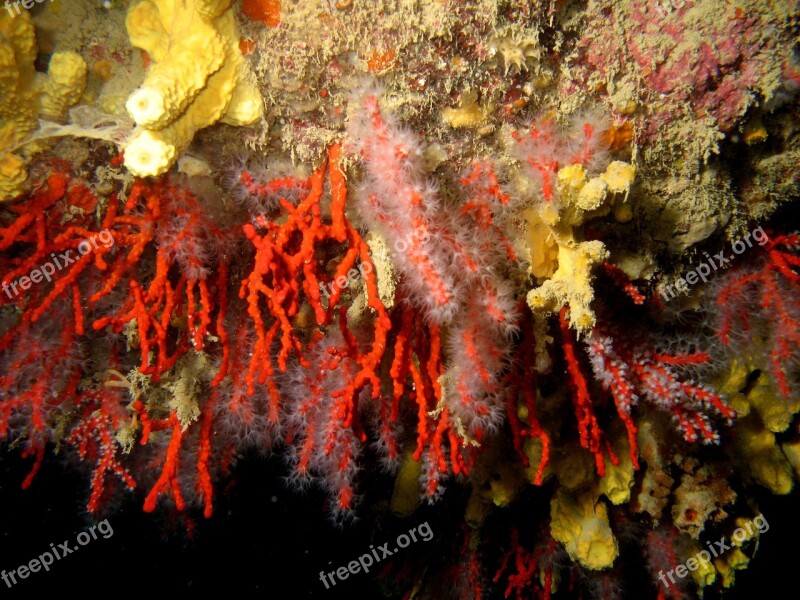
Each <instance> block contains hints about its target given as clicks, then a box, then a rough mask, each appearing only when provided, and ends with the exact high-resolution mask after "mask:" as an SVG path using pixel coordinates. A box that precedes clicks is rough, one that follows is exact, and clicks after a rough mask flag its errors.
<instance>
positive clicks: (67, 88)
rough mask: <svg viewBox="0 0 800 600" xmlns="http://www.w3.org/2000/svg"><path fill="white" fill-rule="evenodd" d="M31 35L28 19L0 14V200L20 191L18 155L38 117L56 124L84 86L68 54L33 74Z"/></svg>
mask: <svg viewBox="0 0 800 600" xmlns="http://www.w3.org/2000/svg"><path fill="white" fill-rule="evenodd" d="M36 53H37V47H36V34H35V32H34V29H33V24H32V22H31V19H30V15H29V14H28V12H27V11H21V12H20V14H19V15H14V16H10V15H9V14H8V13H7V12H6V11H0V201H4V200H11V199H13V198H16V197H17V196H19V195H20V194H22V193H23V192H24V191H25V184H26V182H27V179H28V173H27V168H26V163H27V155H26V154H25V153H24V152H19V149H20V148H21V147H22V145H23V143H24V142H25V140H26V139H27V138H28V137H29V136H30V135H31V133H33V131H34V130H35V129H36V128H37V127H38V125H39V116H40V115H41V116H42V117H43V118H45V119H49V120H60V119H61V118H63V116H64V113H65V112H66V110H67V109H68V108H69V107H71V106H72V105H74V104H75V103H76V102H78V100H80V98H81V96H82V94H83V91H84V88H85V87H86V63H85V62H84V61H83V59H82V58H81V57H80V56H79V55H77V54H75V53H73V52H56V53H55V54H53V56H52V57H51V59H50V66H49V70H48V74H47V76H46V77H45V76H44V75H41V74H37V73H36V69H35V68H34V61H35V60H36Z"/></svg>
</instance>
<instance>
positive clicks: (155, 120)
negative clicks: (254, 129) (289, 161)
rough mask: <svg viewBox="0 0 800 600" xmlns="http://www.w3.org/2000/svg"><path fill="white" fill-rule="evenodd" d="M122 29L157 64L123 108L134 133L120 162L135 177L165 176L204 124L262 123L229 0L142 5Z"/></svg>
mask: <svg viewBox="0 0 800 600" xmlns="http://www.w3.org/2000/svg"><path fill="white" fill-rule="evenodd" d="M126 25H127V28H128V35H129V37H130V40H131V44H132V45H133V46H135V47H137V48H141V49H142V50H144V51H146V52H147V53H148V54H149V55H150V58H151V59H152V61H153V63H154V64H153V65H152V66H151V67H150V69H149V70H148V72H147V75H146V77H145V80H144V83H143V84H142V85H141V87H140V88H139V89H137V90H136V91H135V92H134V93H133V94H131V96H130V97H129V98H128V101H127V104H126V108H127V110H128V112H129V113H130V115H131V116H132V117H133V119H134V121H135V122H136V125H137V130H136V131H135V132H134V134H133V135H132V136H131V139H130V140H129V141H128V144H127V146H126V148H125V165H126V166H127V167H128V169H129V170H130V171H131V172H133V173H134V174H135V175H139V176H149V175H159V174H161V173H164V172H165V171H166V170H167V169H169V168H170V166H172V164H173V163H174V162H175V161H176V160H177V159H178V158H179V156H180V154H181V153H182V152H183V150H184V149H185V148H186V146H187V145H188V144H189V143H190V142H191V141H192V139H193V138H194V135H195V133H196V132H197V131H198V130H200V129H203V128H204V127H208V126H209V125H213V124H214V123H216V122H218V121H222V122H224V123H228V124H230V125H250V124H252V123H254V122H255V121H257V120H258V119H260V118H261V116H262V114H263V102H262V99H261V94H260V92H259V91H258V89H257V88H256V87H255V85H254V83H253V80H252V74H251V73H250V70H249V67H248V66H247V64H246V63H245V61H244V58H243V57H242V55H241V52H240V51H239V36H238V33H237V31H236V21H235V15H234V13H233V10H232V9H231V1H230V0H143V1H141V2H138V3H137V4H134V5H133V6H132V7H131V8H130V10H129V11H128V16H127V20H126Z"/></svg>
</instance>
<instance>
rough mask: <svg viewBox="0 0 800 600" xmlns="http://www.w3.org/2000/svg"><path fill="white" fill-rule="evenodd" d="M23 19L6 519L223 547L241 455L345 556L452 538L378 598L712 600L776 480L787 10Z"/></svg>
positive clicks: (331, 11)
mask: <svg viewBox="0 0 800 600" xmlns="http://www.w3.org/2000/svg"><path fill="white" fill-rule="evenodd" d="M37 1H38V0H37ZM18 4H19V3H13V4H10V3H6V11H2V12H0V200H2V201H3V203H2V204H1V205H0V277H2V290H3V293H2V294H0V440H1V441H2V442H3V451H4V452H14V451H21V454H22V457H23V458H24V459H26V460H27V461H29V465H30V470H29V473H28V475H27V476H26V477H24V479H22V481H18V482H16V484H17V485H22V487H23V488H29V487H31V486H35V485H36V483H37V480H38V479H39V478H41V477H42V476H41V475H37V473H38V471H39V469H40V467H41V465H42V464H43V461H45V460H59V459H61V458H62V457H65V456H66V457H67V458H68V459H76V460H75V462H76V463H77V462H79V463H80V464H81V465H83V466H84V467H85V469H86V472H87V481H88V487H87V493H86V498H85V507H86V510H87V511H88V512H89V513H90V514H91V515H92V516H94V517H95V518H98V519H99V518H101V517H102V516H103V515H106V514H108V511H109V510H110V508H109V506H110V504H111V503H112V502H113V501H114V499H115V498H118V497H120V496H121V495H124V494H130V495H133V497H135V498H136V499H137V500H138V501H139V502H141V506H142V508H143V509H144V511H146V512H152V511H156V510H159V511H163V512H164V513H165V514H183V515H186V516H187V518H201V517H205V518H207V519H213V518H214V506H215V500H216V499H218V498H219V495H220V494H222V493H223V491H222V489H221V488H220V486H219V485H218V483H219V481H220V480H221V479H222V478H223V477H224V476H225V475H227V474H228V473H230V472H232V471H233V470H235V469H236V461H237V459H238V458H240V457H242V456H243V455H244V454H245V453H246V452H248V451H253V450H256V451H259V452H263V453H272V454H274V455H277V456H281V457H283V458H285V460H286V464H287V467H286V471H287V475H288V477H287V481H288V485H289V486H290V487H291V488H292V489H305V488H307V487H308V486H312V487H315V488H317V489H322V490H324V491H325V492H326V493H327V496H328V502H327V503H326V505H325V506H323V505H322V504H320V506H319V509H320V510H327V511H328V512H329V514H330V516H331V519H332V520H333V521H334V522H335V523H336V524H337V525H339V526H344V527H347V523H348V522H349V521H350V520H352V519H354V518H370V517H369V516H368V515H369V514H370V513H374V512H376V511H378V510H382V511H390V512H391V513H392V514H393V515H394V516H395V517H397V518H409V519H413V518H415V517H414V516H413V515H414V514H415V512H417V511H426V510H427V511H436V510H437V507H438V508H442V507H446V510H444V511H442V513H441V514H446V515H447V517H446V519H447V520H448V523H449V525H448V526H447V530H450V531H454V532H457V535H455V536H441V537H436V539H434V540H433V541H431V544H436V545H437V547H439V549H440V550H441V551H440V552H438V554H439V555H442V556H446V557H447V558H445V559H443V561H438V562H435V563H431V564H427V563H426V562H425V561H420V562H418V563H414V562H413V559H409V560H411V562H409V563H408V564H406V565H405V566H403V568H402V570H400V569H396V565H395V566H393V567H386V566H384V567H382V569H381V570H380V572H379V573H378V572H376V573H374V574H370V577H371V576H373V575H375V576H379V577H381V578H383V579H389V580H393V579H395V578H396V581H394V582H393V586H394V588H393V589H397V590H399V592H398V593H399V595H398V596H397V597H405V598H409V597H420V598H444V597H453V598H481V597H484V598H489V597H500V596H503V597H514V598H529V597H537V598H539V597H541V598H550V597H551V596H555V597H569V595H570V594H573V593H576V591H579V593H580V594H581V597H585V596H586V595H592V596H594V597H599V598H613V597H620V596H621V595H622V594H624V593H626V586H627V585H628V584H627V583H626V573H627V571H626V569H629V568H630V567H629V566H623V565H622V564H621V563H622V558H621V554H622V552H623V551H624V550H625V549H631V548H633V549H636V551H637V552H640V553H641V555H642V556H643V557H644V561H643V562H642V564H641V566H639V565H636V567H637V568H641V569H644V570H645V571H646V580H647V582H648V583H647V585H649V588H648V590H647V592H646V593H647V594H649V595H650V596H652V597H655V598H659V599H665V598H683V597H691V596H696V595H702V593H703V591H704V589H706V588H708V589H711V588H728V587H731V586H733V585H734V583H735V575H736V571H737V570H740V569H743V568H745V567H746V566H747V563H748V561H749V560H750V559H751V558H752V556H753V553H754V552H755V549H756V546H757V545H758V538H759V534H760V533H763V531H762V528H761V527H758V528H757V529H753V527H748V528H745V525H744V524H746V523H749V524H752V522H753V519H754V518H756V519H758V518H760V519H762V520H763V521H764V522H766V517H764V516H761V515H760V512H759V509H758V507H757V503H756V501H755V497H756V495H755V494H756V490H758V489H759V488H760V489H761V490H762V491H763V490H767V491H769V492H771V493H774V494H787V493H789V492H790V491H791V490H792V488H793V485H794V480H795V478H797V477H798V476H800V437H798V433H797V432H798V417H797V413H798V412H800V400H798V398H799V396H798V383H799V377H800V353H798V348H800V234H798V233H797V232H793V231H792V224H793V223H794V221H796V219H795V220H794V221H793V218H792V217H791V212H790V211H791V209H792V207H791V204H790V203H791V202H796V201H797V198H798V195H799V194H800V171H798V169H797V165H798V164H800V155H799V154H798V150H797V148H798V136H800V132H798V130H797V127H796V123H797V122H798V119H799V118H800V109H799V108H798V103H797V91H798V90H799V89H800V75H799V74H798V73H800V71H798V67H797V65H798V58H797V54H796V53H797V52H798V39H797V37H796V35H797V32H796V30H793V29H792V27H791V22H792V18H794V19H795V20H796V17H797V14H796V12H795V13H794V14H793V13H792V10H794V9H796V7H794V9H793V7H792V3H790V2H785V3H783V2H776V3H771V5H772V6H771V7H769V8H765V7H764V6H762V5H761V4H760V3H758V2H756V1H755V0H745V1H743V2H740V3H736V4H734V3H723V2H717V1H716V0H686V1H685V2H684V1H682V2H673V3H665V2H662V1H660V0H623V1H621V2H602V1H600V0H589V2H584V3H578V2H570V1H566V2H561V1H556V0H552V1H550V2H541V3H527V2H516V1H512V0H503V1H499V0H498V1H495V0H471V1H468V2H465V1H460V0H458V1H457V0H442V1H440V2H431V3H428V2H415V1H413V0H403V1H402V2H399V3H397V2H395V3H383V2H359V1H357V0H356V1H353V2H350V1H349V0H347V1H344V0H342V1H337V2H335V3H334V2H316V3H315V2H308V3H294V4H293V3H282V2H279V0H243V1H242V2H236V3H232V2H231V1H230V0H185V1H183V2H180V3H175V2H169V1H168V0H136V1H131V2H124V3H113V2H107V3H105V4H103V3H99V2H93V1H90V0H84V1H76V2H69V3H68V2H65V1H62V0H55V1H53V0H51V2H49V3H42V5H41V6H36V7H34V8H33V9H31V10H30V11H28V10H19V9H18V8H15V7H17V5H18ZM22 4H23V5H24V6H25V8H26V9H27V8H30V7H29V6H28V4H32V3H28V2H23V3H22ZM62 23H65V24H66V25H63V24H62ZM92 27H94V28H95V29H99V30H102V31H104V33H103V35H102V36H101V39H98V38H97V37H93V36H95V35H96V31H94V32H93V30H92ZM37 39H40V40H41V39H48V40H49V41H48V46H47V47H46V48H44V47H42V48H40V47H39V46H37ZM39 43H40V42H39ZM43 57H44V58H45V59H47V58H49V67H48V68H47V73H43V72H39V69H40V68H41V65H42V64H47V63H46V60H45V61H43V60H42V58H43ZM787 207H788V209H787ZM794 224H795V225H796V223H794ZM744 239H747V240H748V244H747V246H746V247H745V245H744V244H743V243H742V240H744ZM751 239H753V240H756V242H757V243H756V244H752V243H749V240H751ZM731 243H733V244H734V247H733V249H734V251H735V254H732V253H731ZM736 244H739V245H738V246H736ZM712 255H713V256H714V257H715V258H716V260H717V262H718V264H715V263H714V262H713V259H711V256H712ZM717 257H721V258H717ZM709 264H710V265H712V266H713V267H714V269H713V270H712V269H710V268H709V267H708V265H709ZM698 265H699V266H698ZM701 267H702V268H701ZM698 273H699V274H700V275H701V279H702V281H699V280H698ZM687 282H688V285H687ZM667 301H669V302H668V304H667ZM52 454H55V455H57V456H58V458H55V459H53V458H51V457H50V455H52ZM370 471H375V472H377V471H380V472H381V473H384V474H387V475H388V477H387V478H386V479H383V480H382V481H390V480H391V477H393V478H394V486H393V487H391V486H390V489H379V486H378V484H377V483H375V482H376V481H378V480H377V479H375V478H371V477H370ZM424 502H427V503H428V504H430V505H431V506H430V507H428V508H425V507H423V506H421V504H422V503H424ZM379 503H381V504H380V506H382V507H383V508H380V509H379V508H370V505H371V504H374V505H375V506H378V505H379ZM533 506H536V507H540V508H542V507H543V508H544V509H543V510H539V509H536V510H533V509H532V508H531V507H533ZM548 507H549V508H548ZM426 514H431V515H433V514H436V513H435V512H431V513H426ZM771 518H772V517H771ZM453 520H455V523H452V521H453ZM434 529H436V530H437V531H439V530H441V531H445V527H444V526H442V527H436V526H435V527H434ZM739 531H746V533H747V535H746V536H745V535H742V536H738V535H734V532H737V533H738V532H739ZM732 535H734V537H733V538H732V537H731V536H732ZM445 537H447V539H445ZM739 537H741V539H738V538H739ZM717 539H727V540H730V539H733V541H732V542H730V544H729V545H728V547H727V549H726V551H725V552H719V553H716V552H715V553H714V555H713V556H710V555H709V552H708V551H706V546H707V545H708V547H709V548H711V540H717ZM697 556H701V557H702V556H705V558H702V560H700V559H696V558H695V557H697ZM391 564H392V563H389V562H388V561H387V565H391ZM676 569H677V571H676ZM365 571H366V569H365ZM674 572H677V573H678V577H677V578H675V577H672V576H670V577H669V580H668V582H667V580H666V578H665V574H667V575H669V574H672V573H674ZM687 573H688V576H687ZM340 577H341V576H340ZM363 577H364V578H365V579H366V578H367V577H366V576H363ZM334 582H335V581H334ZM350 583H351V584H352V582H350ZM327 585H328V584H327V582H326V587H327Z"/></svg>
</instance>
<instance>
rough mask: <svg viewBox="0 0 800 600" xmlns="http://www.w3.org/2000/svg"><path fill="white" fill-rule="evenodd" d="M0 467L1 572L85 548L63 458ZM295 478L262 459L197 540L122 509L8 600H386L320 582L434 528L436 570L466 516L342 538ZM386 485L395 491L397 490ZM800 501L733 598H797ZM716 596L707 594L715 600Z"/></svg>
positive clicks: (635, 591)
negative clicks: (104, 531) (421, 527)
mask: <svg viewBox="0 0 800 600" xmlns="http://www.w3.org/2000/svg"><path fill="white" fill-rule="evenodd" d="M0 461H2V462H0V481H2V487H0V502H1V504H0V569H5V570H7V571H8V570H10V569H14V568H16V567H17V566H19V565H20V564H23V563H27V562H28V561H30V560H31V559H32V558H36V557H37V556H39V555H40V554H41V553H42V552H44V551H46V550H48V549H49V546H50V543H51V542H52V543H55V544H59V543H60V542H63V541H65V540H67V539H69V540H70V541H71V545H74V540H75V536H76V535H77V533H78V532H80V531H82V530H84V529H86V528H87V527H88V526H89V525H90V522H89V521H88V520H87V519H86V517H85V513H84V512H83V505H82V503H83V502H85V493H86V488H87V485H88V484H87V480H86V479H84V478H83V476H82V475H81V474H79V473H76V472H75V471H74V470H71V469H67V468H65V467H64V466H63V465H61V464H59V462H58V460H53V459H52V458H51V460H46V461H45V463H44V465H43V467H42V470H41V472H40V473H39V474H38V476H37V478H36V480H35V481H34V484H33V486H32V487H31V489H29V490H27V491H22V490H20V489H19V483H20V482H21V481H22V479H23V478H24V476H25V474H26V473H27V469H28V468H29V464H30V463H29V461H23V460H21V459H20V458H19V457H18V456H17V455H15V454H14V453H13V452H12V453H5V452H4V453H3V454H2V458H0ZM283 470H284V466H283V465H282V464H281V462H280V461H279V460H277V459H276V458H273V459H264V458H259V457H254V458H251V459H248V460H247V461H244V462H243V463H241V464H240V465H239V467H238V468H237V471H236V477H235V480H234V481H233V483H232V485H229V488H228V490H227V492H222V493H217V496H216V498H215V500H216V510H215V514H214V516H213V518H212V519H210V520H204V519H203V518H202V516H199V518H197V520H196V524H195V528H194V535H193V539H192V540H189V539H187V536H186V534H185V527H184V526H183V525H182V524H181V523H180V522H179V521H176V520H175V518H174V516H170V514H169V513H168V512H167V511H164V512H158V511H156V513H153V514H145V513H144V512H142V510H141V502H142V500H141V497H140V496H139V497H137V499H136V501H135V502H134V501H128V502H126V503H124V504H120V505H118V506H117V507H116V512H115V513H112V514H110V515H109V516H108V520H109V523H110V524H111V526H112V527H113V530H114V534H113V535H112V536H111V537H110V538H108V539H103V538H101V537H99V536H98V539H97V540H94V541H91V542H89V543H88V544H87V545H86V546H83V547H82V548H81V549H80V550H79V551H77V552H74V553H72V554H70V555H68V556H66V557H64V558H62V559H60V560H58V561H56V562H55V563H54V565H53V566H52V567H51V568H50V572H49V573H47V572H44V571H40V572H38V573H32V574H30V575H29V577H28V578H27V579H25V580H23V581H19V583H18V584H17V585H16V586H14V587H13V588H12V589H8V588H7V587H6V586H5V585H4V584H3V583H2V582H0V598H15V597H16V598H23V597H28V595H29V594H34V593H42V592H44V593H54V592H56V593H57V592H73V593H76V594H85V597H88V598H99V597H107V596H109V595H117V596H121V597H123V598H124V597H133V596H134V595H135V596H137V597H139V598H141V599H145V598H148V597H154V598H162V597H166V595H167V594H172V593H176V592H182V594H181V597H182V598H186V597H190V595H191V594H192V593H193V592H200V591H203V592H207V593H219V594H224V595H225V597H229V596H230V595H231V594H246V596H247V597H248V598H321V599H326V598H330V599H333V598H357V599H360V598H364V599H372V598H375V599H379V598H381V597H383V596H382V594H381V591H380V587H379V585H378V584H377V583H376V582H375V581H374V580H373V578H372V576H371V575H372V574H370V575H364V574H363V573H359V574H357V575H351V576H350V577H349V579H348V580H347V581H345V582H339V583H338V584H337V586H336V588H332V589H330V590H326V589H325V588H324V586H323V584H322V583H321V582H320V580H319V571H320V570H321V569H323V568H326V567H328V570H331V569H332V568H335V567H338V566H341V565H343V564H346V563H347V562H348V561H350V560H353V559H354V558H356V557H357V556H359V555H360V554H363V553H364V552H365V551H366V550H367V549H368V548H369V545H370V544H374V543H377V544H380V543H383V542H384V541H387V540H393V539H395V537H396V535H397V534H398V533H401V532H403V531H407V530H408V528H409V527H412V526H415V525H417V524H419V523H422V522H424V521H425V520H428V521H429V524H430V527H431V529H432V531H433V534H434V537H433V540H432V542H431V543H432V544H434V545H435V546H428V547H425V546H423V545H419V544H411V545H410V546H409V547H408V548H406V549H405V550H404V551H403V552H404V553H405V554H410V555H411V556H410V557H408V558H412V559H413V558H418V559H419V560H420V561H422V563H423V564H424V563H425V561H427V560H428V558H426V556H425V553H426V552H428V551H430V550H432V549H433V550H434V552H450V551H452V548H453V544H452V533H450V532H449V529H450V528H451V527H452V525H453V523H452V521H453V519H454V518H455V517H456V515H457V514H463V512H460V513H456V512H455V510H451V511H449V512H448V511H443V510H437V509H433V511H434V512H432V511H431V509H427V508H423V509H422V511H421V512H419V513H418V514H415V515H413V516H411V517H409V518H408V519H405V520H398V519H394V518H392V517H385V518H382V519H380V520H378V519H376V518H367V519H364V520H362V521H361V522H359V523H358V524H356V525H354V526H349V527H346V528H345V529H344V530H343V531H337V530H335V529H333V528H331V526H330V524H329V521H328V518H327V515H326V513H325V511H324V508H323V507H324V503H325V501H326V499H325V497H324V495H323V494H319V493H313V492H312V493H310V494H308V495H306V496H302V495H299V494H296V493H293V492H290V491H288V490H286V489H285V488H284V486H283V483H282V482H281V481H280V477H281V475H282V474H283ZM376 483H378V482H376ZM380 483H383V482H380ZM385 483H386V484H387V485H388V486H389V489H391V487H390V486H391V481H387V482H385ZM273 498H274V500H273ZM445 498H447V495H445ZM798 499H800V494H798V493H797V492H795V493H793V494H792V495H790V496H787V497H774V496H771V495H769V494H767V493H764V494H763V495H762V497H760V498H759V499H758V502H759V506H760V508H761V510H762V512H763V514H764V515H765V516H766V518H767V521H768V523H769V524H770V529H769V531H768V532H766V533H765V534H764V535H763V536H762V539H761V547H760V550H759V552H758V554H757V556H756V558H755V559H754V560H753V561H752V562H751V566H750V569H748V570H747V571H745V572H741V573H739V574H738V575H737V586H736V588H735V589H734V590H733V592H731V593H729V594H726V595H725V598H731V599H740V598H741V599H744V598H753V597H756V596H757V595H758V596H761V597H764V598H773V597H775V598H782V597H785V596H784V595H783V594H781V593H780V591H779V590H780V588H779V586H780V584H781V583H784V584H788V585H792V583H793V582H794V581H795V580H796V576H797V573H798V567H797V556H798V552H797V550H798V542H800V518H799V517H798V507H799V506H800V503H798ZM448 515H449V518H448ZM195 516H196V517H197V515H195ZM456 551H457V548H456ZM622 558H623V560H626V561H628V563H629V564H628V567H630V568H628V569H626V570H627V571H630V572H631V573H632V574H636V575H638V576H641V575H642V574H643V572H642V570H641V568H642V561H641V557H640V556H639V557H637V556H630V555H628V556H625V555H624V554H623V557H622ZM328 563H331V565H330V566H329V564H328ZM492 574H493V573H492ZM636 575H633V576H634V577H636ZM487 583H488V582H487ZM626 589H627V594H626V597H628V598H635V599H637V600H638V599H644V598H655V590H654V589H653V588H652V587H651V586H649V585H648V584H647V582H645V581H644V580H641V579H640V580H629V581H626ZM502 591H503V590H502V589H499V590H495V593H494V594H493V595H492V597H493V598H495V597H496V598H501V597H502ZM714 597H716V596H715V595H712V594H706V598H714ZM557 598H570V596H568V595H566V594H562V595H559V596H557Z"/></svg>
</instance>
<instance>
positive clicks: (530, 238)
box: [525, 161, 636, 332]
mask: <svg viewBox="0 0 800 600" xmlns="http://www.w3.org/2000/svg"><path fill="white" fill-rule="evenodd" d="M635 173H636V169H635V167H633V165H630V164H628V163H624V162H621V161H614V162H612V163H611V164H609V165H608V167H607V168H606V170H605V172H604V173H602V174H600V175H598V176H597V177H593V178H587V175H586V170H585V169H584V168H583V166H582V165H579V164H574V165H567V166H566V167H563V168H562V169H561V170H560V171H559V172H558V176H557V191H558V194H557V197H558V207H556V205H555V203H552V202H545V203H542V204H540V205H539V206H538V207H535V208H532V209H529V210H528V211H527V212H526V213H525V217H526V220H527V223H528V233H527V236H526V240H525V241H526V244H527V247H528V254H529V257H530V265H531V267H530V272H531V274H532V275H534V276H535V277H536V278H537V279H539V280H541V279H545V281H544V282H543V283H542V284H541V285H540V286H539V287H537V288H535V289H532V290H531V291H530V292H528V297H527V300H528V305H529V306H530V307H531V310H533V311H534V312H536V311H545V312H548V313H553V312H557V311H559V310H560V309H561V308H562V307H563V306H565V305H569V307H570V322H571V323H572V326H573V327H574V328H575V329H576V330H578V331H579V332H586V331H589V330H590V329H591V328H592V327H594V324H595V314H594V311H593V310H592V308H591V303H592V300H593V299H594V292H593V290H592V271H593V269H594V267H595V266H596V265H597V264H599V263H602V262H604V261H605V260H607V259H608V251H607V250H606V248H605V245H604V244H603V243H602V242H600V241H597V240H594V241H578V240H576V232H575V229H576V228H577V227H578V226H580V225H581V224H582V223H583V222H584V221H585V220H586V219H588V218H593V217H600V216H603V215H606V214H608V213H609V212H610V211H611V210H612V209H613V208H614V207H615V205H617V204H620V203H623V202H627V198H628V193H629V191H630V187H631V184H632V183H633V178H634V175H635Z"/></svg>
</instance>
